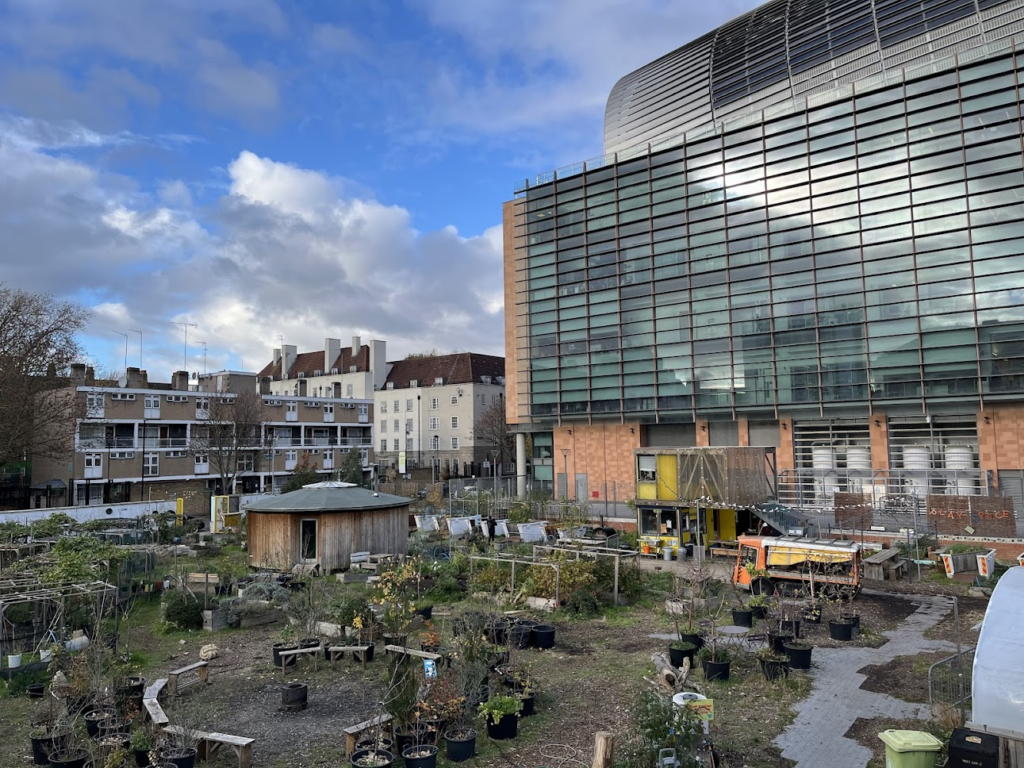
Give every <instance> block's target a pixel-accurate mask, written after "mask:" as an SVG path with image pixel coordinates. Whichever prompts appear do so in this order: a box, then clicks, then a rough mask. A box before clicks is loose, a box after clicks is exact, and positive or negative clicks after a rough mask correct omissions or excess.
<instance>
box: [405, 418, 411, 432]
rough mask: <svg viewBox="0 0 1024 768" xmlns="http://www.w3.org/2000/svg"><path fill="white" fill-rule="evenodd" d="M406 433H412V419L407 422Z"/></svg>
mask: <svg viewBox="0 0 1024 768" xmlns="http://www.w3.org/2000/svg"><path fill="white" fill-rule="evenodd" d="M405 431H406V432H412V419H406V420H405Z"/></svg>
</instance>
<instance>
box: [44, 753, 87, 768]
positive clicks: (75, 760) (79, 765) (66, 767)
mask: <svg viewBox="0 0 1024 768" xmlns="http://www.w3.org/2000/svg"><path fill="white" fill-rule="evenodd" d="M88 759H89V754H88V753H87V752H86V751H85V750H84V749H71V750H64V751H61V752H52V753H50V765H52V766H54V768H85V761H86V760H88Z"/></svg>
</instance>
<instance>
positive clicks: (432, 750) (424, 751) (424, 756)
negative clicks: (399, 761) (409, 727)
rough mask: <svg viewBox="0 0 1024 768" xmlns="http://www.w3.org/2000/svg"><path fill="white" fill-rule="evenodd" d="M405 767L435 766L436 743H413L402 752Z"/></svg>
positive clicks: (428, 767) (422, 767) (423, 767)
mask: <svg viewBox="0 0 1024 768" xmlns="http://www.w3.org/2000/svg"><path fill="white" fill-rule="evenodd" d="M402 758H403V759H404V760H405V768H435V766H436V765H437V747H436V746H435V745H434V744H413V745H412V746H410V747H406V748H405V750H404V751H403V752H402Z"/></svg>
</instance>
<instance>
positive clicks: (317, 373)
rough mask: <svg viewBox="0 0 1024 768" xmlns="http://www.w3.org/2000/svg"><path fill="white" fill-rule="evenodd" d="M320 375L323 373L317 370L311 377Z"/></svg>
mask: <svg viewBox="0 0 1024 768" xmlns="http://www.w3.org/2000/svg"><path fill="white" fill-rule="evenodd" d="M322 373H323V371H321V370H319V369H317V370H315V371H313V375H314V376H319V375H320V374H322Z"/></svg>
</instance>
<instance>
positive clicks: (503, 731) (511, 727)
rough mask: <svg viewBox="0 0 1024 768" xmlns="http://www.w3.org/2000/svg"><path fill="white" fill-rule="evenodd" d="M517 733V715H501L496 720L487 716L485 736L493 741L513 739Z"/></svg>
mask: <svg viewBox="0 0 1024 768" xmlns="http://www.w3.org/2000/svg"><path fill="white" fill-rule="evenodd" d="M518 735H519V716H518V715H515V714H512V715H502V716H501V719H500V720H499V721H498V722H494V721H493V720H491V718H489V717H488V718H487V736H488V738H491V739H494V740H495V741H504V740H505V739H514V738H515V737H516V736H518Z"/></svg>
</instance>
